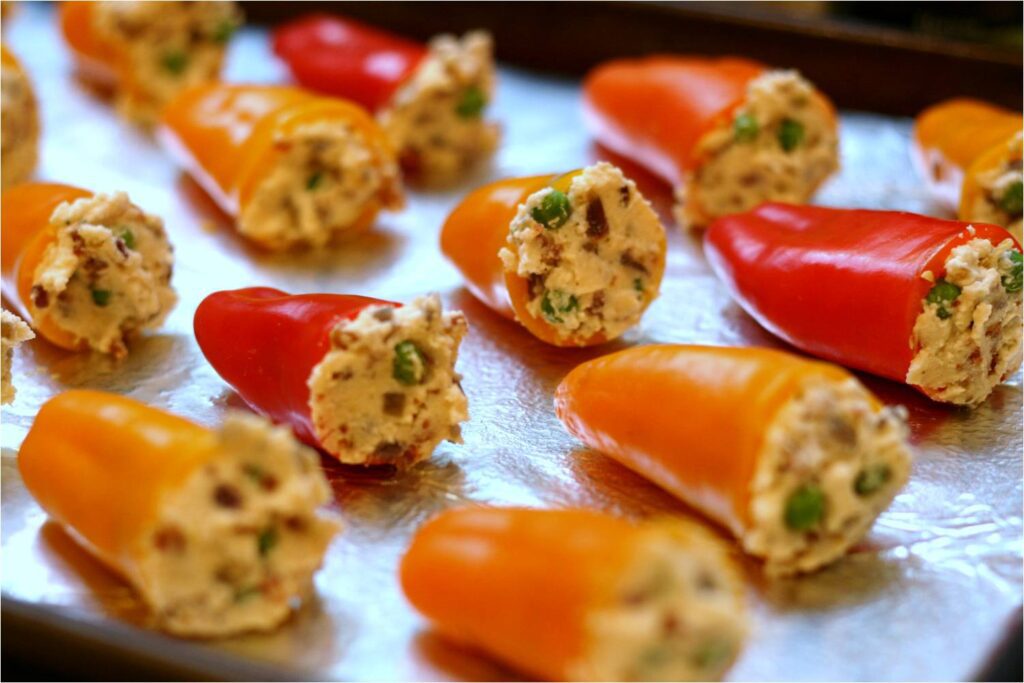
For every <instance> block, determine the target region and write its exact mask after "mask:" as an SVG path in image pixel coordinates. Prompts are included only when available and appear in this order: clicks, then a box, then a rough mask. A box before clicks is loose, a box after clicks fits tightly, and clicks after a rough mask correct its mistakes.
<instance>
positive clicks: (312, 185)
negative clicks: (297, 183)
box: [306, 171, 324, 192]
mask: <svg viewBox="0 0 1024 683" xmlns="http://www.w3.org/2000/svg"><path fill="white" fill-rule="evenodd" d="M323 179H324V174H323V171H317V172H316V173H314V174H313V175H311V176H309V178H308V179H307V180H306V189H307V190H309V191H310V192H312V191H313V190H315V189H316V188H317V186H318V185H320V182H321V181H322V180H323Z"/></svg>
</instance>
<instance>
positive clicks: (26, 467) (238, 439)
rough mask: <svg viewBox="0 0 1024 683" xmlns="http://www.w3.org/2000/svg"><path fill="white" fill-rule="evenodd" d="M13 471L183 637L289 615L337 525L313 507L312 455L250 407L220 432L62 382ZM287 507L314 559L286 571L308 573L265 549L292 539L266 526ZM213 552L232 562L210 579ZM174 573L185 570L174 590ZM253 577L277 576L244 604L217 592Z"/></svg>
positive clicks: (317, 481)
mask: <svg viewBox="0 0 1024 683" xmlns="http://www.w3.org/2000/svg"><path fill="white" fill-rule="evenodd" d="M18 469H19V471H20V473H21V477H22V479H23V481H24V483H25V487H26V488H27V489H28V491H29V492H30V493H31V494H32V496H33V497H34V498H35V500H36V501H37V502H38V503H39V505H40V506H41V507H42V508H43V509H44V510H45V511H46V512H47V514H49V515H50V516H51V517H52V518H53V519H55V520H56V521H57V522H59V523H60V524H61V525H63V526H64V527H65V528H67V529H68V530H69V531H71V532H72V534H73V536H74V538H75V539H76V540H78V541H79V542H81V543H82V544H83V545H84V546H85V547H86V548H87V549H88V550H89V551H90V552H92V553H93V554H94V555H95V556H96V557H97V558H98V559H100V560H101V561H103V562H104V563H105V564H106V565H107V566H109V567H110V568H111V569H113V570H114V571H116V572H117V573H119V574H121V575H122V576H124V577H125V578H126V579H127V580H128V581H130V582H131V583H132V584H133V585H134V586H135V587H136V588H137V589H138V590H139V591H140V592H141V593H142V596H143V598H145V599H146V601H147V603H149V604H150V606H151V607H153V609H154V611H155V612H156V613H157V614H156V616H157V617H158V618H159V619H160V621H161V625H162V626H164V627H166V628H168V629H169V630H171V631H173V632H175V633H179V634H182V635H223V634H226V633H230V632H234V631H239V630H246V629H248V628H263V627H269V626H272V625H274V624H276V623H278V622H280V621H281V620H283V619H284V618H285V616H286V615H287V614H288V613H289V611H290V608H289V606H288V601H289V600H290V599H293V598H295V597H299V596H300V595H301V594H302V591H305V590H306V586H301V587H300V586H299V585H298V584H299V583H301V582H302V581H306V582H308V577H309V576H310V575H311V574H312V572H313V570H315V568H316V566H317V565H319V562H320V557H321V556H322V554H323V550H324V548H325V547H326V543H327V541H328V540H329V539H330V537H331V536H332V535H333V534H334V532H335V531H336V529H337V523H336V522H335V521H334V520H333V519H330V518H320V517H317V516H315V514H314V510H315V508H316V506H318V505H319V504H320V503H322V502H325V501H326V500H327V499H328V498H329V489H328V486H327V483H326V480H325V479H324V477H323V474H322V473H321V472H320V470H319V468H318V467H317V464H316V456H315V455H314V454H313V453H312V451H309V450H307V449H305V447H303V446H300V445H299V444H298V443H297V442H295V441H294V440H292V438H291V437H290V436H289V435H288V434H287V432H286V431H284V430H280V429H273V428H270V427H269V426H267V424H266V423H264V422H263V421H262V420H261V419H259V418H256V417H254V416H250V415H242V414H239V415H237V416H232V417H230V418H229V420H228V421H227V422H226V423H225V426H224V428H223V429H221V430H220V431H215V430H210V429H207V428H205V427H201V426H199V425H196V424H194V423H192V422H189V421H188V420H185V419H183V418H180V417H177V416H175V415H171V414H169V413H165V412H163V411H161V410H157V409H156V408H151V407H149V406H147V405H144V404H142V403H139V402H137V401H134V400H131V399H129V398H125V397H122V396H118V395H115V394H107V393H103V392H98V391H87V390H75V391H68V392H65V393H63V394H59V395H58V396H56V397H54V398H53V399H51V400H49V401H48V402H47V403H46V404H44V405H43V407H42V408H41V409H40V411H39V414H38V415H37V416H36V419H35V422H34V423H33V425H32V428H31V430H30V431H29V433H28V436H27V437H26V438H25V441H24V443H23V444H22V446H21V450H20V452H19V454H18ZM271 484H272V486H271ZM294 487H298V488H294ZM286 488H293V489H294V494H296V495H298V496H300V499H299V502H298V503H296V502H294V501H293V502H289V503H283V502H281V501H278V502H277V503H273V504H271V505H270V506H269V509H261V506H264V505H265V503H264V502H263V500H262V498H263V497H266V496H268V495H269V494H270V493H271V492H273V491H274V490H277V489H280V490H282V491H284V490H285V489H286ZM302 497H304V499H302ZM247 508H248V509H247ZM275 508H276V509H275ZM288 514H290V515H292V516H293V518H294V519H295V522H294V524H292V526H293V527H294V528H295V529H298V528H299V527H300V526H302V529H303V533H308V535H309V540H310V541H311V547H310V548H309V549H308V550H309V551H310V552H313V553H314V554H315V558H313V559H312V561H311V562H310V563H309V565H307V566H306V567H305V568H302V569H299V568H298V567H294V566H293V570H295V571H296V572H297V573H299V574H305V576H291V577H276V576H275V572H276V571H277V570H278V568H279V567H278V565H277V564H276V561H277V558H275V557H274V555H273V554H272V551H273V550H274V548H275V547H276V546H277V545H282V544H284V543H285V542H287V541H286V539H283V538H282V536H283V535H284V534H285V533H286V530H285V529H284V528H283V525H282V528H281V529H278V528H277V527H276V526H274V527H270V526H266V525H267V524H274V522H273V519H276V518H277V517H275V515H276V516H278V517H280V518H281V519H284V518H285V515H288ZM300 517H301V519H300ZM232 526H233V527H234V530H232V531H227V529H228V528H231V527H232ZM243 527H245V528H246V529H248V530H247V531H244V533H248V534H249V535H250V536H252V537H253V538H252V539H251V540H252V542H251V543H247V544H245V546H246V547H245V549H246V550H248V549H249V547H251V552H249V553H245V552H242V551H241V550H240V548H239V546H238V545H237V544H238V543H239V540H238V539H237V538H236V537H237V536H238V535H239V534H241V533H243V531H241V530H239V529H243ZM268 529H272V530H271V531H269V532H268ZM293 530H294V529H293ZM261 534H262V535H261ZM268 535H272V540H270V537H269V536H268ZM261 539H262V540H261ZM231 545H234V547H233V548H230V547H228V546H231ZM306 550H307V549H306V548H300V547H298V546H293V547H292V548H291V551H292V552H295V553H300V552H305V551H306ZM204 554H205V557H204ZM211 556H220V557H221V561H225V562H226V561H227V560H232V561H234V563H235V566H234V567H233V569H232V575H231V576H228V575H227V574H225V575H223V576H221V575H219V574H218V577H219V578H217V577H215V576H214V575H213V570H214V569H216V567H209V568H208V567H206V565H205V564H204V563H211V564H216V563H212V562H210V559H209V558H210V557H211ZM165 563H166V564H165ZM206 572H209V576H208V577H204V576H202V574H205V573H206ZM179 573H180V574H181V575H182V576H186V575H187V576H188V577H189V579H188V581H185V582H183V585H184V588H180V589H179V588H178V586H177V584H176V581H177V579H176V575H178V574H179ZM257 576H262V577H264V578H262V579H258V580H259V581H270V580H273V581H275V582H276V583H275V585H274V586H273V587H272V588H271V587H270V586H269V584H267V586H266V587H262V588H260V589H259V593H258V594H247V595H246V596H245V599H244V600H235V599H233V598H232V596H231V593H230V592H228V593H227V595H226V596H225V595H224V592H223V591H225V590H227V587H230V586H231V584H232V583H233V582H234V581H235V578H237V577H247V580H257V579H256V577H257ZM204 581H208V582H209V584H210V585H209V586H206V585H204ZM258 585H262V584H258ZM210 586H212V587H210ZM199 598H202V599H199ZM225 598H227V599H225ZM262 600H266V603H267V604H264V605H260V602H261V601H262ZM254 606H262V607H264V608H265V610H266V611H265V612H264V611H262V610H255V609H253V607H254Z"/></svg>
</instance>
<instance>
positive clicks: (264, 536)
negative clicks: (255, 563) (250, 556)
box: [256, 526, 277, 557]
mask: <svg viewBox="0 0 1024 683" xmlns="http://www.w3.org/2000/svg"><path fill="white" fill-rule="evenodd" d="M275 545H277V529H275V528H274V527H272V526H268V527H267V528H266V529H264V530H263V531H261V532H260V535H259V536H257V537H256V547H257V549H258V550H259V551H260V556H261V557H266V556H267V553H269V552H270V551H271V550H273V548H274V546H275Z"/></svg>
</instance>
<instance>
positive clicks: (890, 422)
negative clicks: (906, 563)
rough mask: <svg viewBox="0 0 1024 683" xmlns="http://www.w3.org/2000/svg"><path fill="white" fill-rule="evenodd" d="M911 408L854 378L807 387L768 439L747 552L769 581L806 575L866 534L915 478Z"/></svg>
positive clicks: (811, 382)
mask: <svg viewBox="0 0 1024 683" xmlns="http://www.w3.org/2000/svg"><path fill="white" fill-rule="evenodd" d="M904 412H905V411H904V410H903V409H902V407H899V408H889V407H886V408H882V409H880V410H879V409H876V408H875V407H874V406H872V403H871V397H870V394H868V392H867V391H866V390H865V389H864V388H863V387H862V386H861V385H860V383H859V382H857V380H855V379H853V378H850V379H848V380H846V381H843V382H838V383H837V382H833V381H827V380H824V379H820V378H814V379H812V380H808V381H807V382H806V383H805V385H804V386H803V387H802V389H801V391H800V392H799V393H798V394H797V395H796V396H794V397H793V398H792V399H791V400H790V401H789V402H788V403H786V404H785V405H784V406H783V407H782V408H781V409H780V410H779V412H778V414H777V416H776V417H775V418H774V420H773V421H772V423H771V425H770V426H769V427H768V430H767V431H766V433H765V440H764V445H763V446H762V451H761V457H760V459H759V461H758V467H757V470H756V472H755V474H754V479H753V482H752V485H751V487H752V488H751V502H750V527H749V528H748V529H747V530H746V532H745V533H744V534H743V536H742V538H741V542H742V543H743V547H744V549H745V550H746V551H747V552H748V553H750V554H751V555H755V556H757V557H761V558H763V559H764V561H765V570H766V572H767V573H769V574H771V575H787V574H795V573H799V572H808V571H812V570H814V569H817V568H819V567H822V566H824V565H826V564H828V563H830V562H832V561H833V560H835V559H837V558H839V557H841V556H842V555H843V554H844V553H845V552H846V551H847V550H848V549H849V548H850V547H851V546H852V545H854V544H855V543H857V542H858V541H859V540H860V539H861V538H863V537H864V535H865V534H867V532H868V530H869V529H870V528H871V525H872V524H873V523H874V521H875V518H876V517H878V515H879V514H881V512H882V511H883V510H884V509H885V508H886V507H888V506H889V503H890V502H892V500H893V498H894V497H895V496H896V493H897V492H898V491H899V490H900V489H901V488H902V487H903V485H904V484H905V483H906V481H907V479H908V477H909V476H910V465H911V454H910V451H909V449H908V447H907V444H906V438H907V429H906V425H905V422H904V418H903V415H904Z"/></svg>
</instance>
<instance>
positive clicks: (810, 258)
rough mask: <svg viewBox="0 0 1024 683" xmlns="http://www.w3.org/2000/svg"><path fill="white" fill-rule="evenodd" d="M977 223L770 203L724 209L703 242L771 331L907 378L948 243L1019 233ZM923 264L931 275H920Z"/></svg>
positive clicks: (818, 351)
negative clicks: (915, 336) (918, 325)
mask: <svg viewBox="0 0 1024 683" xmlns="http://www.w3.org/2000/svg"><path fill="white" fill-rule="evenodd" d="M971 225H972V224H969V223H964V222H960V221H946V220H941V219H938V218H930V217H927V216H919V215H916V214H912V213H903V212H896V211H870V210H862V209H829V208H824V207H818V206H793V205H788V204H774V203H768V204H762V205H761V206H759V207H758V208H756V209H754V210H752V211H748V212H746V213H742V214H735V215H732V216H726V217H723V218H720V219H718V220H717V221H716V222H715V223H713V224H712V225H711V227H710V228H709V229H708V232H707V234H706V235H705V238H704V251H705V254H706V255H707V257H708V260H709V262H710V263H711V266H712V268H713V269H714V271H715V273H716V274H717V275H718V277H719V279H721V280H722V282H724V283H725V285H726V286H727V287H728V288H729V290H730V292H731V293H732V295H733V296H734V297H735V298H736V300H737V301H738V302H739V303H740V305H741V306H743V308H744V309H745V310H746V311H747V312H748V313H749V314H750V315H751V316H753V317H754V318H755V319H756V320H757V321H758V322H759V323H760V324H761V325H762V326H763V327H765V328H766V329H768V330H769V331H770V332H772V333H773V334H775V335H777V336H779V337H781V338H782V339H784V340H785V341H787V342H789V343H790V344H792V345H793V346H795V347H797V348H799V349H801V350H803V351H806V352H807V353H811V354H814V355H815V356H819V357H821V358H824V359H826V360H830V361H833V362H835V363H839V364H841V365H845V366H848V367H853V368H857V369H860V370H865V371H867V372H871V373H874V374H876V375H881V376H882V377H888V378H890V379H894V380H896V381H899V382H903V381H905V380H906V376H907V370H908V368H909V366H910V362H911V360H912V359H913V356H914V353H915V350H914V349H913V348H912V347H911V343H910V340H911V336H912V332H913V329H914V323H915V322H916V320H917V316H918V315H919V314H920V312H921V302H922V300H923V299H924V298H925V297H926V296H927V294H928V292H929V290H930V289H931V288H932V287H933V286H934V283H935V282H937V281H938V280H939V279H940V278H942V277H943V276H944V275H945V262H946V259H947V258H948V256H949V254H950V252H951V251H952V250H953V249H954V248H956V247H958V246H960V245H962V244H965V243H967V242H970V241H971V240H973V239H976V238H981V239H987V240H989V241H991V242H992V243H993V244H999V243H1000V242H1002V241H1003V240H1005V239H1013V237H1012V235H1010V233H1009V232H1007V231H1006V230H1005V229H1003V228H1001V227H999V226H996V225H987V224H983V223H975V224H973V228H972V229H968V228H969V227H970V226H971ZM1014 243H1015V244H1016V240H1014ZM1017 248H1018V249H1019V248H1020V246H1019V244H1018V245H1017ZM926 272H930V273H931V279H926V277H922V276H923V275H924V274H925V273H926Z"/></svg>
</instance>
